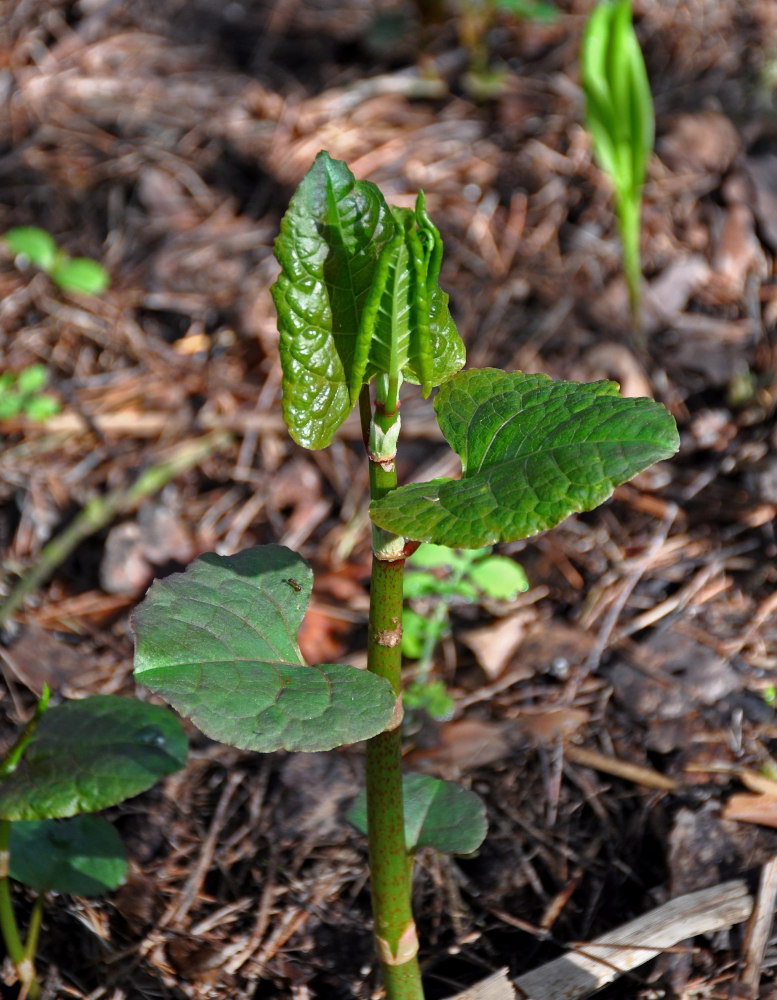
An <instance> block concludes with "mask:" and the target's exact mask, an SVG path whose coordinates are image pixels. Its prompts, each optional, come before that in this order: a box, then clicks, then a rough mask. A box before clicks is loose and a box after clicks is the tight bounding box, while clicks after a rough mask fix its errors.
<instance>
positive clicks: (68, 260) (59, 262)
mask: <svg viewBox="0 0 777 1000" xmlns="http://www.w3.org/2000/svg"><path fill="white" fill-rule="evenodd" d="M3 242H4V243H5V245H6V247H7V248H8V250H9V251H10V252H11V253H12V254H13V256H14V258H15V260H16V265H17V267H19V268H24V267H29V266H32V267H38V268H40V270H41V271H45V272H46V274H48V276H49V277H50V278H51V280H52V281H53V282H54V284H55V285H58V286H59V288H61V289H62V290H63V291H65V292H75V293H77V294H80V295H99V294H100V293H101V292H104V291H105V289H106V288H107V287H108V285H109V284H110V276H109V274H108V272H107V271H106V270H105V268H104V267H103V266H102V264H98V263H97V261H96V260H92V259H91V258H90V257H69V256H68V255H67V254H66V253H65V252H64V250H60V249H59V247H58V246H57V244H56V242H55V240H54V237H53V236H52V235H51V234H50V233H47V232H46V230H45V229H39V228H38V227H37V226H17V227H16V228H15V229H9V230H8V232H7V233H5V235H4V236H3Z"/></svg>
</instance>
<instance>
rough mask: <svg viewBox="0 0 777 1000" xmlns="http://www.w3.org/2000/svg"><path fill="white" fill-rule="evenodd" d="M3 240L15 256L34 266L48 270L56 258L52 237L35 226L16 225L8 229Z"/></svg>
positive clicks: (54, 243)
mask: <svg viewBox="0 0 777 1000" xmlns="http://www.w3.org/2000/svg"><path fill="white" fill-rule="evenodd" d="M3 240H4V242H5V244H6V246H7V247H8V249H9V250H10V251H11V253H12V254H13V255H14V256H15V257H21V258H23V260H27V261H29V262H30V264H32V265H33V266H34V267H39V268H41V270H43V271H49V270H51V268H52V267H53V266H54V262H55V260H56V259H57V253H58V252H59V251H58V250H57V244H56V242H55V241H54V237H53V236H52V235H51V234H50V233H47V232H46V230H45V229H39V228H38V227H37V226H17V227H16V228H15V229H9V230H8V232H7V233H5V235H4V236H3Z"/></svg>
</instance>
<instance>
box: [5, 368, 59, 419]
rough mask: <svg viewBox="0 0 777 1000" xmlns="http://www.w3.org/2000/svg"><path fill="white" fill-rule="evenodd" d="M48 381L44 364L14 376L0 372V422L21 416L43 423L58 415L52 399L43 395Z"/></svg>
mask: <svg viewBox="0 0 777 1000" xmlns="http://www.w3.org/2000/svg"><path fill="white" fill-rule="evenodd" d="M48 379H49V373H48V372H47V371H46V367H45V365H29V367H27V368H25V369H23V370H22V371H20V372H19V374H18V375H14V373H13V372H2V373H0V420H8V419H9V418H10V417H18V416H19V415H20V414H21V415H24V416H25V417H29V419H30V420H39V421H41V422H43V421H45V420H48V419H49V417H53V416H54V414H55V413H59V410H60V405H59V400H58V399H57V398H56V396H51V395H49V394H48V393H45V392H43V389H44V387H45V385H46V383H47V382H48Z"/></svg>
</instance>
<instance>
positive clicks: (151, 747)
mask: <svg viewBox="0 0 777 1000" xmlns="http://www.w3.org/2000/svg"><path fill="white" fill-rule="evenodd" d="M186 752H187V742H186V737H185V735H184V733H183V731H182V730H181V724H180V723H179V721H178V720H177V719H176V718H175V716H174V715H173V714H172V712H170V711H168V710H167V709H166V708H163V707H162V706H159V705H148V704H146V703H144V702H141V701H136V700H134V699H132V698H120V697H118V696H116V695H96V696H95V697H93V698H85V699H83V700H82V701H66V702H63V703H62V704H61V705H57V706H56V707H55V708H50V709H48V711H46V712H45V713H44V714H43V716H42V717H41V719H40V721H39V722H38V725H37V728H36V729H35V733H34V735H33V737H32V740H31V741H30V743H29V744H28V746H27V748H26V750H25V751H24V755H23V756H22V759H21V761H20V762H19V764H18V765H17V767H16V769H15V770H14V771H12V772H11V773H10V774H8V775H7V776H5V777H4V778H2V780H0V819H10V820H32V819H53V818H56V817H62V816H74V815H75V814H76V813H81V812H92V811H95V810H98V809H104V808H106V807H107V806H112V805H115V804H116V803H117V802H122V801H123V800H124V799H127V798H129V797H130V796H132V795H138V794H139V793H140V792H142V791H145V789H147V788H150V787H151V785H153V784H154V783H155V782H156V781H158V779H159V778H162V777H164V776H165V775H167V774H172V773H173V772H174V771H177V770H178V769H179V768H181V767H183V765H184V764H185V763H186Z"/></svg>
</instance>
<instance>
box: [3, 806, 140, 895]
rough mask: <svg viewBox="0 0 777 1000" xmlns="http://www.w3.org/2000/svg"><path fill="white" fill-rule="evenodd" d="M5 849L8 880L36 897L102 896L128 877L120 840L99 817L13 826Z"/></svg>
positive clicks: (33, 821) (31, 822)
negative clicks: (37, 894) (34, 892)
mask: <svg viewBox="0 0 777 1000" xmlns="http://www.w3.org/2000/svg"><path fill="white" fill-rule="evenodd" d="M10 847H11V851H10V853H11V860H10V875H11V878H13V879H16V881H17V882H22V883H23V884H24V885H28V886H29V887H30V888H31V889H36V890H37V891H38V892H67V893H73V894H75V895H78V896H92V895H101V894H102V893H104V892H108V891H109V890H111V889H116V888H118V886H120V885H121V883H122V882H123V881H124V878H125V876H126V874H127V855H126V851H125V850H124V844H123V843H122V840H121V837H120V836H119V835H118V833H117V832H116V830H114V828H113V827H112V826H111V824H110V823H109V822H108V821H107V820H105V819H103V818H102V817H101V816H89V815H87V816H74V817H73V818H72V819H63V820H56V819H44V820H29V821H26V822H20V823H14V824H13V825H12V826H11V844H10Z"/></svg>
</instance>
